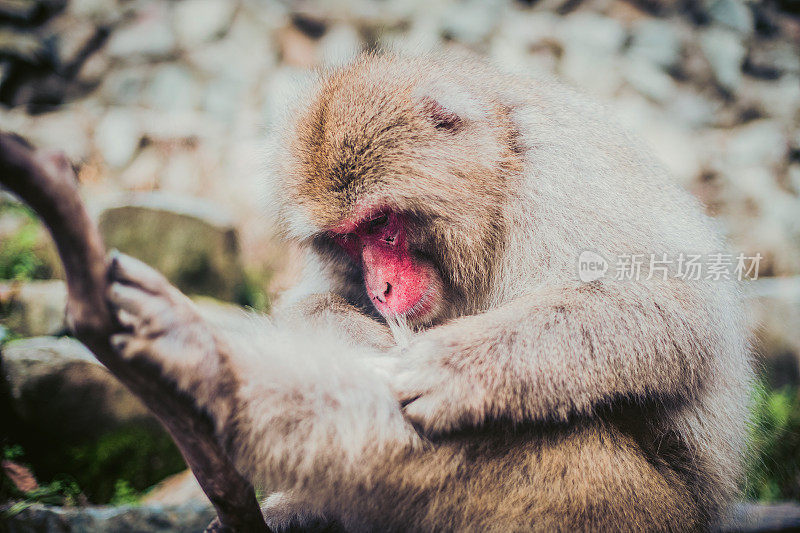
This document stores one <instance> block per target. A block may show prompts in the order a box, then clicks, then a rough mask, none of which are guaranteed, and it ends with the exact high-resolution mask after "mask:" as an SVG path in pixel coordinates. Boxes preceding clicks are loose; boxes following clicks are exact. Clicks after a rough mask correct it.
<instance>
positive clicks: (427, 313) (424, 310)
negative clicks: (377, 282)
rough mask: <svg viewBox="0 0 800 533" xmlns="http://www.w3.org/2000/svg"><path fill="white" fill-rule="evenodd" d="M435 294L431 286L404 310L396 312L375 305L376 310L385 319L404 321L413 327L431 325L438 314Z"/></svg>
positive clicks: (434, 289) (434, 288)
mask: <svg viewBox="0 0 800 533" xmlns="http://www.w3.org/2000/svg"><path fill="white" fill-rule="evenodd" d="M437 294H438V293H437V290H436V287H434V286H432V287H430V288H429V289H428V290H426V291H425V292H424V293H423V294H422V296H420V298H419V300H417V301H416V303H414V304H413V305H411V306H410V307H408V308H406V309H401V310H396V309H391V308H389V307H386V306H379V305H376V309H377V310H378V312H379V313H380V314H381V315H383V317H384V318H386V319H389V320H396V321H404V322H407V323H408V324H410V325H415V326H425V325H428V324H430V323H432V322H433V321H434V320H435V319H436V316H437V315H438V314H439V307H440V302H439V301H438V299H437ZM373 303H375V302H373Z"/></svg>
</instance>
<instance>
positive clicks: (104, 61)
mask: <svg viewBox="0 0 800 533" xmlns="http://www.w3.org/2000/svg"><path fill="white" fill-rule="evenodd" d="M110 65H111V60H110V59H109V57H108V54H106V53H105V52H103V51H101V52H95V53H94V54H92V55H90V56H89V58H88V59H87V60H86V61H84V62H83V64H82V65H81V67H80V68H79V69H78V73H77V75H76V77H77V80H78V81H79V82H81V83H83V84H85V85H87V86H94V85H97V84H99V83H100V82H101V80H102V79H103V78H104V77H105V75H106V73H107V72H108V70H109V67H110Z"/></svg>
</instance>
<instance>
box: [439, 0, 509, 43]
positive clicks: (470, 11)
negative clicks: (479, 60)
mask: <svg viewBox="0 0 800 533" xmlns="http://www.w3.org/2000/svg"><path fill="white" fill-rule="evenodd" d="M500 8H501V6H500V5H499V2H496V1H476V0H472V1H468V2H459V3H454V4H452V5H451V7H450V8H449V9H448V10H447V11H446V12H444V13H443V14H442V17H441V24H442V33H443V34H444V35H446V36H449V37H451V38H452V39H454V40H456V41H458V42H460V43H463V44H467V45H476V44H478V43H480V42H482V41H484V40H485V39H486V38H487V37H488V35H489V34H490V33H491V32H492V30H493V29H494V27H495V24H496V23H497V19H498V14H499V13H500Z"/></svg>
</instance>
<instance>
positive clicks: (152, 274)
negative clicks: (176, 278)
mask: <svg viewBox="0 0 800 533" xmlns="http://www.w3.org/2000/svg"><path fill="white" fill-rule="evenodd" d="M109 255H110V256H111V265H110V266H109V277H110V281H111V282H120V283H125V284H127V285H132V286H135V287H139V288H140V289H143V290H145V291H147V292H151V293H153V294H158V293H165V292H168V291H169V289H170V288H171V287H172V286H171V285H170V283H169V281H167V278H165V277H164V276H163V275H161V273H160V272H158V271H157V270H155V269H153V268H151V267H150V266H148V265H147V264H145V263H143V262H142V261H139V260H138V259H136V258H134V257H131V256H129V255H125V254H123V253H121V252H119V251H117V250H113V251H112V252H111V253H110V254H109Z"/></svg>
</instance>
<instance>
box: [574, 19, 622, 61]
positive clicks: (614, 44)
mask: <svg viewBox="0 0 800 533" xmlns="http://www.w3.org/2000/svg"><path fill="white" fill-rule="evenodd" d="M560 36H561V39H562V45H563V46H564V49H565V50H567V51H570V50H573V49H574V50H576V51H577V52H581V53H592V54H597V55H613V54H616V53H617V52H618V51H619V50H620V48H622V44H623V43H624V42H625V30H624V29H623V27H622V25H621V24H620V23H619V22H618V21H616V20H614V19H610V18H607V17H604V16H602V15H599V14H595V13H591V12H588V11H581V12H577V13H574V14H571V15H569V16H567V17H566V20H565V21H564V23H563V24H562V26H561V28H560Z"/></svg>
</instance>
